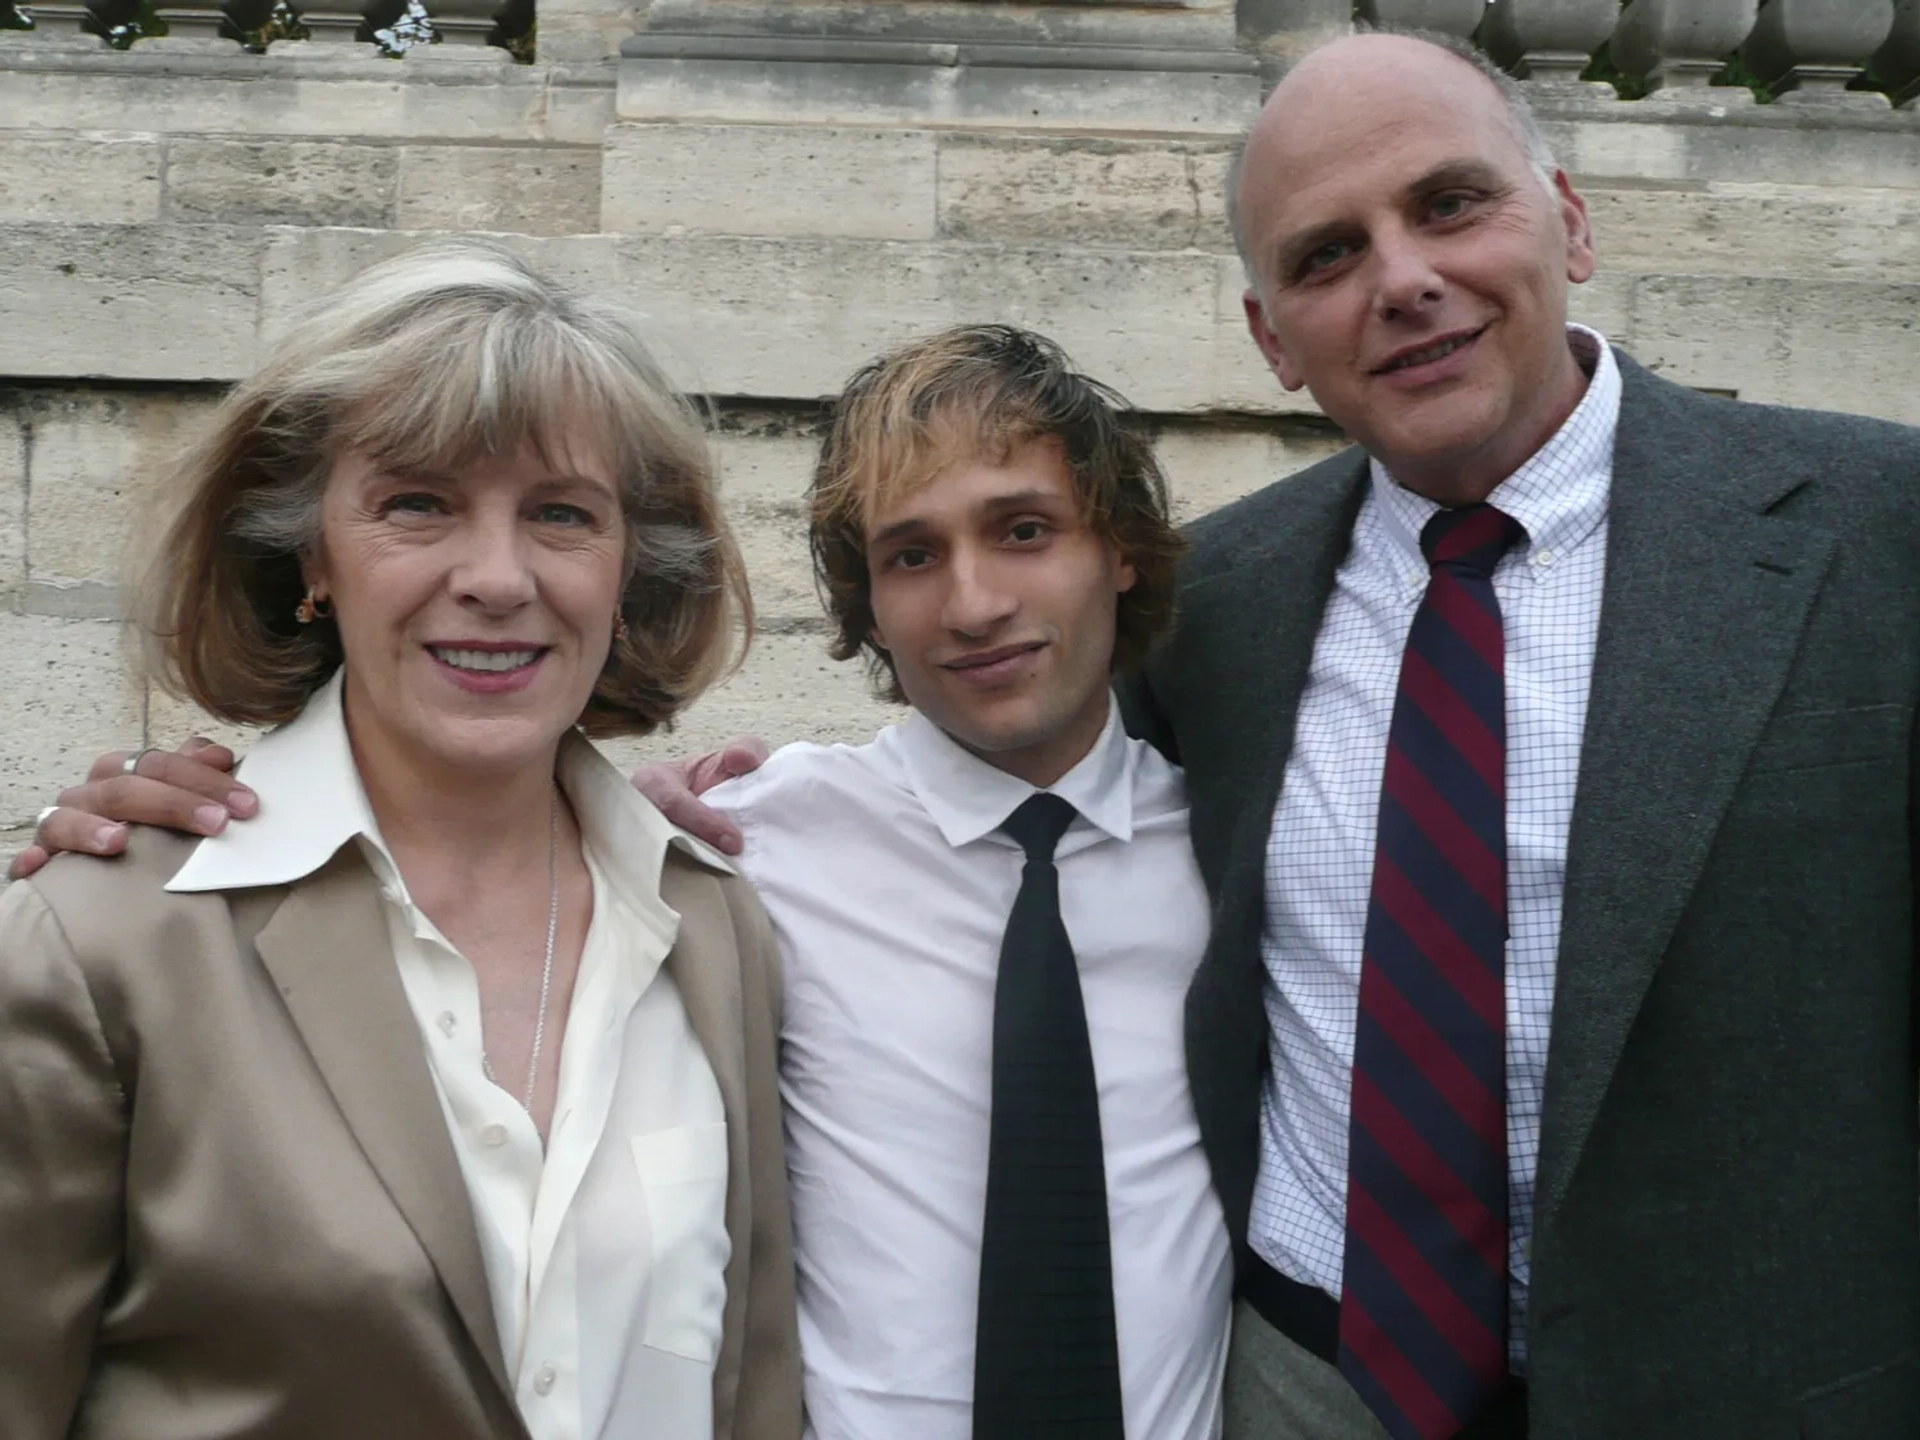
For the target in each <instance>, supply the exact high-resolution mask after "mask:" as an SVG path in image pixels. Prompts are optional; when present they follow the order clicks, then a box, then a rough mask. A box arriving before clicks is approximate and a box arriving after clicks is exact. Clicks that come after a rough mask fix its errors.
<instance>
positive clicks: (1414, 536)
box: [1368, 325, 1620, 589]
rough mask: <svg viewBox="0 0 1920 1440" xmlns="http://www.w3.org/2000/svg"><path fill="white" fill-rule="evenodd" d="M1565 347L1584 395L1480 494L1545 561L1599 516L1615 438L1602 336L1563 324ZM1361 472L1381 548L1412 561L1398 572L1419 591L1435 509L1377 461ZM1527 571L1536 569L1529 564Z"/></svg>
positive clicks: (1616, 418)
mask: <svg viewBox="0 0 1920 1440" xmlns="http://www.w3.org/2000/svg"><path fill="white" fill-rule="evenodd" d="M1567 343H1568V345H1570V346H1571V347H1572V348H1573V351H1574V354H1575V355H1576V357H1578V358H1579V359H1580V361H1581V368H1582V369H1589V368H1590V370H1591V375H1592V378H1591V379H1590V380H1589V381H1588V382H1587V393H1586V394H1585V395H1584V396H1582V397H1581V400H1580V403H1579V405H1577V406H1576V407H1575V408H1574V412H1573V414H1571V415H1569V416H1568V417H1567V419H1566V423H1565V424H1563V425H1562V426H1561V427H1560V428H1559V429H1558V430H1557V431H1555V432H1554V435H1553V438H1552V439H1551V440H1549V441H1547V443H1546V444H1545V445H1543V446H1541V447H1540V448H1539V449H1538V450H1536V451H1535V452H1534V453H1533V455H1532V456H1531V457H1530V458H1529V459H1528V460H1527V462H1526V463H1525V464H1524V465H1522V466H1521V467H1520V468H1519V469H1518V470H1516V471H1514V472H1513V474H1511V475H1509V476H1508V477H1507V478H1506V479H1505V480H1503V481H1502V482H1501V483H1500V484H1499V485H1498V486H1496V487H1495V489H1494V491H1493V493H1492V494H1491V495H1489V496H1488V497H1487V503H1488V504H1490V505H1494V506H1497V507H1499V508H1500V509H1501V510H1504V511H1505V512H1506V513H1507V514H1509V515H1511V516H1512V517H1513V518H1514V519H1516V520H1518V521H1519V522H1520V523H1521V525H1523V526H1525V527H1526V531H1527V539H1526V542H1525V543H1526V545H1527V547H1528V549H1529V550H1530V552H1531V553H1532V554H1533V555H1534V556H1536V557H1546V558H1547V559H1549V560H1550V559H1551V558H1552V557H1553V556H1555V555H1564V554H1566V553H1567V552H1568V551H1570V550H1572V549H1573V547H1574V546H1576V545H1578V544H1579V543H1580V542H1581V541H1582V540H1584V539H1586V538H1587V536H1588V535H1590V534H1592V533H1593V531H1594V528H1595V527H1596V526H1598V525H1599V523H1600V521H1601V520H1602V518H1604V517H1605V515H1606V513H1607V496H1608V493H1609V491H1610V490H1611V489H1612V485H1613V446H1614V439H1615V436H1616V434H1617V432H1618V430H1619V427H1620V366H1619V364H1618V363H1617V362H1616V361H1615V360H1614V358H1613V349H1612V347H1611V346H1609V345H1608V344H1607V341H1606V337H1605V336H1603V335H1601V334H1600V333H1599V332H1598V331H1596V330H1589V329H1588V328H1587V327H1586V326H1584V325H1569V326H1568V327H1567ZM1368 468H1369V470H1370V472H1371V476H1372V481H1373V498H1374V502H1375V504H1377V505H1378V506H1379V509H1380V518H1381V523H1382V529H1383V531H1384V532H1385V535H1386V538H1387V540H1388V543H1389V544H1391V545H1392V546H1393V548H1394V550H1395V551H1396V553H1398V554H1400V556H1401V558H1402V559H1403V560H1408V561H1411V562H1412V564H1411V566H1404V567H1400V568H1403V569H1406V570H1407V573H1408V574H1409V575H1411V576H1413V577H1415V579H1414V584H1415V587H1416V588H1420V589H1423V588H1424V587H1425V585H1426V570H1427V565H1426V560H1425V558H1424V557H1423V556H1422V555H1421V553H1420V531H1421V530H1422V529H1423V528H1424V527H1425V525H1426V523H1427V521H1428V520H1430V519H1432V518H1433V515H1434V512H1435V511H1437V510H1439V509H1440V506H1439V505H1437V504H1436V503H1434V502H1433V501H1432V500H1429V499H1427V497H1426V496H1424V495H1416V494H1414V493H1413V491H1411V490H1408V489H1405V488H1403V487H1402V486H1401V485H1399V484H1398V483H1396V482H1395V480H1394V478H1393V477H1392V476H1391V475H1390V474H1388V473H1387V468H1386V466H1384V465H1382V464H1381V463H1380V462H1379V461H1378V460H1373V461H1371V462H1370V463H1369V466H1368ZM1533 573H1534V574H1536V575H1540V574H1542V573H1543V571H1542V570H1541V569H1540V568H1538V567H1536V568H1535V569H1534V572H1533Z"/></svg>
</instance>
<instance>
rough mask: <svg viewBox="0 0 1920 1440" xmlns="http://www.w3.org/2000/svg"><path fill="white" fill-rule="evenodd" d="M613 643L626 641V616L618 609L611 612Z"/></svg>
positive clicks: (618, 643)
mask: <svg viewBox="0 0 1920 1440" xmlns="http://www.w3.org/2000/svg"><path fill="white" fill-rule="evenodd" d="M613 643H614V644H616V645H624V644H626V643H627V617H626V616H624V615H622V614H621V613H620V612H619V611H618V610H616V611H614V612H613Z"/></svg>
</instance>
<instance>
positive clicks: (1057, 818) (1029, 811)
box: [1000, 792, 1079, 861]
mask: <svg viewBox="0 0 1920 1440" xmlns="http://www.w3.org/2000/svg"><path fill="white" fill-rule="evenodd" d="M1078 813H1079V812H1078V811H1076V810H1075V809H1074V808H1073V806H1072V805H1071V804H1070V803H1069V802H1068V801H1065V800H1062V799H1061V798H1060V797H1059V796H1058V795H1048V794H1045V793H1044V792H1043V793H1041V794H1039V795H1031V796H1028V797H1027V799H1026V800H1024V801H1022V802H1021V805H1020V808H1019V809H1018V810H1016V811H1014V812H1013V814H1011V815H1009V816H1008V817H1007V818H1006V821H1005V822H1004V823H1003V824H1002V825H1001V826H1000V828H1001V829H1002V830H1003V831H1005V832H1006V833H1007V834H1008V835H1011V836H1012V837H1013V838H1014V840H1015V841H1016V842H1017V843H1018V844H1019V846H1020V848H1021V849H1022V850H1024V851H1026V852H1027V859H1029V860H1040V861H1051V860H1052V859H1053V847H1054V846H1056V845H1058V844H1059V843H1060V837H1061V836H1062V835H1064V834H1066V833H1067V827H1068V826H1069V825H1071V824H1073V817H1074V816H1075V815H1076V814H1078Z"/></svg>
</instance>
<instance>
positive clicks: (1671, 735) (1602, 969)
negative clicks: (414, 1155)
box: [1538, 357, 1833, 1217]
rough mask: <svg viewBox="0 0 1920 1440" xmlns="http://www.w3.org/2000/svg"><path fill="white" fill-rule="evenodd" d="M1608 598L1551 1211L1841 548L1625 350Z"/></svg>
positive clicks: (1562, 1048)
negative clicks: (1783, 510)
mask: <svg viewBox="0 0 1920 1440" xmlns="http://www.w3.org/2000/svg"><path fill="white" fill-rule="evenodd" d="M1621 368H1622V371H1623V379H1624V381H1625V390H1624V393H1623V397H1622V405H1621V417H1620V428H1619V437H1618V441H1617V443H1616V447H1615V453H1614V472H1613V489H1612V498H1611V501H1610V504H1609V508H1608V535H1607V563H1606V581H1605V585H1606V588H1605V598H1604V600H1603V601H1602V605H1601V612H1600V634H1599V643H1598V649H1597V652H1596V654H1595V657H1594V670H1593V682H1592V689H1591V692H1590V698H1589V702H1588V708H1587V722H1586V731H1585V736H1584V741H1583V745H1582V750H1581V760H1580V772H1579V780H1578V788H1577V791H1576V797H1577V798H1576V800H1575V804H1574V811H1573V822H1572V830H1571V834H1570V836H1569V839H1568V848H1567V873H1566V885H1565V899H1564V901H1563V906H1562V920H1561V941H1560V954H1559V962H1558V971H1557V977H1556V980H1555V991H1554V1004H1553V1031H1552V1036H1553V1038H1552V1042H1551V1047H1550V1050H1549V1055H1548V1061H1547V1077H1546V1097H1545V1113H1544V1115H1543V1117H1542V1122H1541V1151H1540V1168H1539V1201H1538V1205H1539V1210H1540V1213H1541V1215H1542V1216H1543V1217H1544V1216H1548V1215H1551V1214H1552V1213H1553V1211H1554V1210H1555V1209H1557V1208H1558V1206H1559V1204H1560V1202H1561V1201H1562V1199H1563V1198H1564V1197H1565V1194H1566V1190H1567V1185H1568V1182H1569V1180H1570V1179H1571V1177H1572V1174H1573V1172H1574V1169H1575V1167H1576V1166H1577V1164H1578V1161H1579V1157H1580V1151H1581V1147H1582V1146H1583V1145H1584V1144H1585V1142H1586V1138H1587V1135H1588V1133H1589V1132H1590V1130H1591V1129H1592V1126H1593V1122H1594V1117H1595V1115H1596V1114H1597V1113H1598V1111H1599V1108H1600V1104H1601V1101H1602V1099H1603V1098H1604V1096H1605V1094H1606V1090H1607V1087H1608V1084H1609V1083H1610V1081H1611V1079H1612V1076H1613V1072H1614V1067H1615V1065H1616V1064H1617V1063H1618V1061H1619V1059H1620V1054H1621V1051H1622V1049H1623V1047H1624V1046H1625V1044H1626V1040H1627V1034H1628V1031H1629V1029H1630V1028H1631V1026H1632V1024H1633V1021H1634V1017H1635V1015H1636V1014H1637V1013H1638V1011H1639V1008H1640V1004H1641V1001H1642V999H1643V998H1644V996H1645V995H1646V992H1647V988H1648V986H1649V985H1650V984H1651V983H1652V980H1653V977H1654V973H1655V971H1656V970H1657V968H1658V966H1659V963H1660V958H1661V956H1662V954H1663V953H1664V952H1665V950H1666V947H1667V943H1668V941H1669V939H1670V938H1671V936H1672V934H1673V932H1674V929H1675V927H1676V926H1677V924H1678V923H1679V920H1680V917H1681V915H1682V913H1683V912H1684V910H1685V908H1686V904H1687V900H1688V897H1689V896H1690V895H1691V894H1692V892H1693V889H1694V886H1695V885H1696V883H1697V882H1698V880H1699V876H1700V872H1701V869H1702V867H1703V866H1704V864H1705V863H1706V859H1707V855H1708V852H1709V850H1710V848H1711V847H1712V844H1713V838H1714V834H1715V832H1716V830H1717V829H1718V827H1719V824H1720V820H1721V817H1722V816H1723V815H1724V814H1725V812H1726V809H1727V806H1728V804H1729V802H1730V801H1731V799H1732V796H1733V793H1734V789H1735V786H1736V785H1737V784H1738V782H1739V779H1740V775H1741V772H1742V771H1743V770H1744V768H1745V766H1746V763H1747V757H1748V755H1749V754H1750V752H1751V751H1752V749H1753V746H1754V744H1755V742H1756V741H1757V740H1758V738H1759V735H1760V732H1761V728H1762V726H1763V725H1764V724H1765V722H1766V718H1767V715H1768V713H1769V712H1770V711H1771V710H1772V708H1773V706H1774V703H1775V701H1776V700H1777V699H1778V698H1779V695H1780V692H1781V689H1782V687H1783V685H1784V683H1785V680H1786V676H1787V674H1788V671H1789V669H1790V666H1791V664H1792V661H1793V657H1794V654H1795V652H1796V650H1797V649H1798V647H1799V642H1800V636H1801V634H1802V631H1803V628H1804V625H1805V622H1806V619H1807V616H1808V613H1809V612H1810V610H1811V608H1812V605H1813V600H1814V596H1815V595H1816V594H1817V592H1818V590H1819V588H1820V584H1821V581H1822V579H1823V577H1824V576H1825V574H1826V570H1827V566H1828V564H1829V561H1830V560H1831V557H1832V550H1833V537H1832V536H1831V535H1830V534H1828V533H1827V532H1825V531H1822V530H1819V529H1817V528H1814V527H1811V526H1807V525H1805V524H1801V523H1798V522H1795V521H1793V520H1791V519H1787V518H1784V517H1779V516H1775V515H1772V514H1770V513H1769V512H1770V511H1771V509H1772V508H1773V507H1774V506H1776V505H1777V504H1778V503H1779V502H1780V501H1781V500H1782V499H1784V498H1785V497H1786V496H1787V495H1789V494H1791V493H1792V492H1793V491H1794V490H1796V489H1798V488H1799V487H1800V486H1801V485H1802V484H1804V483H1806V480H1807V479H1808V478H1809V477H1806V476H1804V475H1797V474H1783V473H1779V472H1778V471H1775V472H1773V473H1768V472H1767V467H1766V464H1765V460H1764V457H1760V458H1759V459H1757V460H1756V459H1754V458H1753V457H1751V456H1745V455H1743V456H1742V459H1741V462H1740V463H1741V469H1742V473H1741V475H1740V477H1739V479H1738V480H1737V481H1731V480H1728V479H1727V478H1726V476H1727V467H1728V463H1729V462H1728V457H1727V448H1728V445H1729V442H1736V443H1737V440H1738V435H1737V431H1736V429H1735V427H1734V425H1732V424H1730V423H1729V420H1730V418H1732V417H1731V416H1730V415H1729V412H1725V411H1719V412H1717V413H1715V414H1712V415H1709V414H1708V413H1706V409H1705V407H1706V406H1708V405H1709V404H1710V402H1705V401H1702V400H1700V399H1699V398H1698V397H1693V396H1689V395H1688V394H1687V393H1686V392H1684V391H1681V390H1679V389H1678V388H1677V387H1674V386H1671V385H1668V384H1667V383H1666V382H1664V381H1660V380H1657V379H1655V378H1654V377H1652V376H1651V375H1649V374H1648V373H1647V372H1646V371H1644V370H1642V369H1641V368H1640V367H1639V366H1637V365H1634V364H1633V363H1632V362H1631V361H1628V360H1626V359H1625V358H1624V357H1622V359H1621Z"/></svg>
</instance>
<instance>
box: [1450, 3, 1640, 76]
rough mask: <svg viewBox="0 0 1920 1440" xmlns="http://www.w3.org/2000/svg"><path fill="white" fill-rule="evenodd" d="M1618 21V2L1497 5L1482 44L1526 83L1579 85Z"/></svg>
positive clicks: (1490, 53) (1481, 41)
mask: <svg viewBox="0 0 1920 1440" xmlns="http://www.w3.org/2000/svg"><path fill="white" fill-rule="evenodd" d="M1619 19H1620V4H1619V0H1495V3H1494V6H1493V8H1492V9H1491V10H1489V11H1488V12H1487V21H1486V24H1485V25H1484V26H1483V27H1482V28H1481V32H1480V43H1481V45H1482V46H1483V47H1484V48H1485V49H1486V52H1487V54H1489V55H1491V56H1492V57H1493V59H1494V60H1495V61H1496V62H1497V63H1499V64H1500V65H1502V66H1504V67H1505V68H1506V69H1508V70H1510V71H1512V72H1513V73H1514V74H1515V75H1517V76H1519V77H1520V78H1521V79H1522V80H1548V81H1559V82H1566V81H1572V80H1578V79H1579V78H1580V75H1581V72H1582V71H1584V70H1585V69H1586V68H1587V66H1588V65H1589V64H1590V63H1591V62H1592V60H1593V52H1594V51H1596V50H1598V49H1599V48H1600V47H1601V46H1602V45H1604V44H1606V43H1607V37H1608V36H1610V35H1611V34H1613V27H1614V24H1615V22H1617V21H1618V20H1619Z"/></svg>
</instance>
